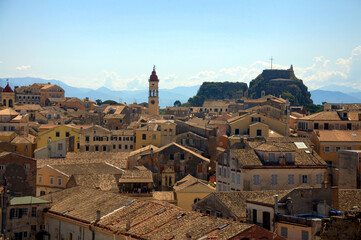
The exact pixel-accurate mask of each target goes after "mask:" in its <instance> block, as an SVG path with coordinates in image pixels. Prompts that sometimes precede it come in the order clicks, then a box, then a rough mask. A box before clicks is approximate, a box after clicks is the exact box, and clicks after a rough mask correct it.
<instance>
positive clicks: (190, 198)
mask: <svg viewBox="0 0 361 240" xmlns="http://www.w3.org/2000/svg"><path fill="white" fill-rule="evenodd" d="M173 190H174V192H175V194H176V198H177V205H178V206H179V207H181V208H183V209H187V210H192V205H193V204H194V203H196V202H198V201H199V200H201V199H203V198H205V197H206V196H208V195H209V194H211V193H212V192H215V191H216V189H215V188H214V187H212V186H210V185H209V184H208V183H207V181H205V180H201V179H198V178H195V177H193V176H192V175H187V176H186V177H184V178H183V179H181V180H179V181H178V182H176V183H175V184H174V186H173Z"/></svg>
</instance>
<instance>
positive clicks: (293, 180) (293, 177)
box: [288, 174, 295, 184]
mask: <svg viewBox="0 0 361 240" xmlns="http://www.w3.org/2000/svg"><path fill="white" fill-rule="evenodd" d="M288 184H295V175H293V174H290V175H288Z"/></svg>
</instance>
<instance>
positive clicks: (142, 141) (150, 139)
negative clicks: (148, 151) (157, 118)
mask: <svg viewBox="0 0 361 240" xmlns="http://www.w3.org/2000/svg"><path fill="white" fill-rule="evenodd" d="M158 127H159V126H158V125H157V124H149V125H147V126H144V127H141V128H139V129H137V130H135V149H140V148H142V147H146V146H148V145H154V146H156V147H161V132H160V131H159V130H158Z"/></svg>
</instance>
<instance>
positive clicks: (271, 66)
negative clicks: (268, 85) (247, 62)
mask: <svg viewBox="0 0 361 240" xmlns="http://www.w3.org/2000/svg"><path fill="white" fill-rule="evenodd" d="M269 60H271V69H272V63H273V60H275V59H274V58H273V57H272V56H271V58H270V59H269Z"/></svg>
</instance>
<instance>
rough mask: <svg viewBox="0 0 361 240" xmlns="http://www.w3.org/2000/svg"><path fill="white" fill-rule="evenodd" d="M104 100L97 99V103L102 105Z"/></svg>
mask: <svg viewBox="0 0 361 240" xmlns="http://www.w3.org/2000/svg"><path fill="white" fill-rule="evenodd" d="M102 103H103V101H102V100H101V99H97V100H95V104H96V105H102Z"/></svg>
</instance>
